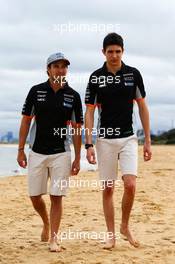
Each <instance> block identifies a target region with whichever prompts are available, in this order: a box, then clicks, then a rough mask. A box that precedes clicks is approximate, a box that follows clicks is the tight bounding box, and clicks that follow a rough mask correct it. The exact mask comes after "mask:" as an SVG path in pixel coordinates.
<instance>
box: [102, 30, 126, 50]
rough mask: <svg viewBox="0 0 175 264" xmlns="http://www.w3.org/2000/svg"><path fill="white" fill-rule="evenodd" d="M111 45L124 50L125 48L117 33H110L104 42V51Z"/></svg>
mask: <svg viewBox="0 0 175 264" xmlns="http://www.w3.org/2000/svg"><path fill="white" fill-rule="evenodd" d="M109 45H118V46H120V47H121V48H122V50H123V47H124V43H123V38H122V37H121V36H120V35H118V34H117V33H115V32H113V33H109V34H108V35H107V36H106V37H105V38H104V40H103V49H104V51H105V50H106V48H107V46H109Z"/></svg>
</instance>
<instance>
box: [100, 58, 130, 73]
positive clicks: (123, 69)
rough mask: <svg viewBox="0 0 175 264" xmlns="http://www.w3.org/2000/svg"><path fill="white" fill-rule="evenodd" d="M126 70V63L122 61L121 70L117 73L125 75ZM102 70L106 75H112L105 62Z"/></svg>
mask: <svg viewBox="0 0 175 264" xmlns="http://www.w3.org/2000/svg"><path fill="white" fill-rule="evenodd" d="M125 68H126V65H125V63H124V62H123V61H122V66H121V69H120V70H119V71H117V73H124V72H125ZM102 70H103V71H104V72H105V73H107V74H109V73H111V74H112V72H109V71H108V69H107V66H106V61H105V62H104V64H103V67H102Z"/></svg>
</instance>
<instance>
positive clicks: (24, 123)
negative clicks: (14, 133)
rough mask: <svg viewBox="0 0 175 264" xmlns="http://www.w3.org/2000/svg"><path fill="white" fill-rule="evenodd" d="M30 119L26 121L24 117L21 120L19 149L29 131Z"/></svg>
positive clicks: (22, 146) (23, 144) (22, 147)
mask: <svg viewBox="0 0 175 264" xmlns="http://www.w3.org/2000/svg"><path fill="white" fill-rule="evenodd" d="M30 123H31V121H26V120H25V119H24V118H23V119H22V121H21V126H20V130H19V149H24V146H25V143H26V138H27V136H28V133H29V128H30Z"/></svg>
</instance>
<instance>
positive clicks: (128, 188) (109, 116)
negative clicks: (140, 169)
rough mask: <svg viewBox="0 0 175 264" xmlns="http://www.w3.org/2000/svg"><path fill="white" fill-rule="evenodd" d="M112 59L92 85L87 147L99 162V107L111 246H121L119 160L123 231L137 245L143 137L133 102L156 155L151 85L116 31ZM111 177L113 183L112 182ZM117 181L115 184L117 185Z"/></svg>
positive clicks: (147, 154)
mask: <svg viewBox="0 0 175 264" xmlns="http://www.w3.org/2000/svg"><path fill="white" fill-rule="evenodd" d="M102 52H103V54H104V56H105V58H106V61H105V63H104V64H103V66H102V67H101V68H100V69H97V70H96V71H94V72H93V73H92V74H91V76H90V79H89V83H88V86H87V90H86V98H85V103H86V113H85V127H86V145H85V147H86V149H87V159H88V161H89V163H91V164H95V163H96V157H95V151H94V148H93V144H92V129H93V124H94V111H95V107H96V106H97V107H98V110H99V120H98V138H97V143H96V150H97V159H98V166H99V176H100V180H101V181H103V182H104V190H103V209H104V216H105V220H106V225H107V231H108V232H110V234H112V236H110V239H108V240H107V242H106V244H105V246H104V247H105V248H112V247H114V246H115V223H114V204H113V193H114V185H115V180H117V174H116V167H117V160H119V164H120V168H121V172H122V179H123V182H124V194H123V199H122V220H121V227H120V232H121V234H123V235H124V236H125V237H126V238H127V239H128V241H129V242H130V243H131V244H132V245H133V246H135V247H138V246H139V243H138V241H136V240H135V239H134V237H133V235H132V234H131V231H130V229H129V217H130V213H131V209H132V206H133V202H134V196H135V188H136V176H137V155H138V154H137V152H138V142H137V137H136V135H135V134H134V132H133V127H132V123H133V119H132V114H133V102H134V101H136V102H137V104H138V107H139V115H140V119H141V122H142V126H143V129H144V134H145V143H144V147H143V155H144V160H145V161H148V160H150V159H151V139H150V125H149V112H148V108H147V105H146V102H145V95H146V93H145V89H144V84H143V80H142V76H141V74H140V72H139V71H138V70H137V69H136V68H134V67H131V66H128V65H125V64H124V62H123V61H122V55H123V52H124V44H123V39H122V37H121V36H120V35H118V34H116V33H110V34H108V35H107V36H106V37H105V38H104V41H103V50H102ZM109 181H110V186H109V184H108V183H109ZM111 183H112V185H111Z"/></svg>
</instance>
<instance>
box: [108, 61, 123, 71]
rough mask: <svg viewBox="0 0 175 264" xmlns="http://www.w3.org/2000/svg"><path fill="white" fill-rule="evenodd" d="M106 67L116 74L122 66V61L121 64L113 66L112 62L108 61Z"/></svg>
mask: <svg viewBox="0 0 175 264" xmlns="http://www.w3.org/2000/svg"><path fill="white" fill-rule="evenodd" d="M106 67H107V69H108V71H109V72H112V73H113V74H116V73H117V72H118V71H119V70H120V69H121V67H122V62H120V63H119V64H117V65H115V66H112V65H110V64H108V62H106Z"/></svg>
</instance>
